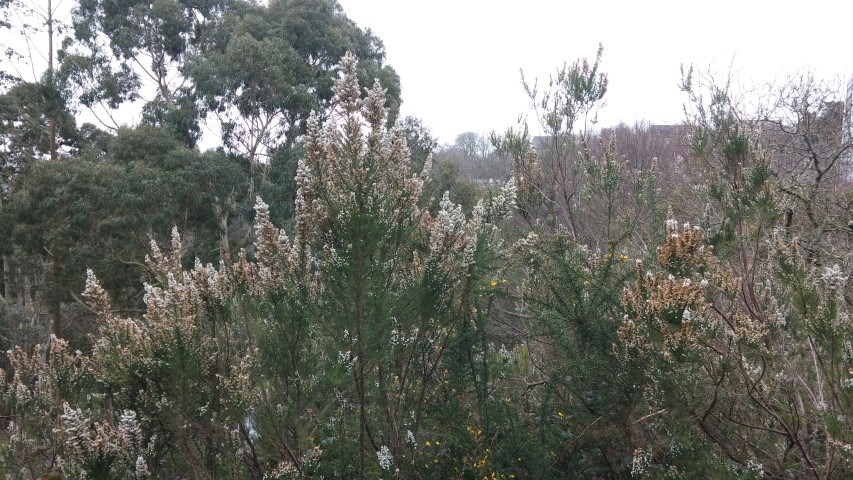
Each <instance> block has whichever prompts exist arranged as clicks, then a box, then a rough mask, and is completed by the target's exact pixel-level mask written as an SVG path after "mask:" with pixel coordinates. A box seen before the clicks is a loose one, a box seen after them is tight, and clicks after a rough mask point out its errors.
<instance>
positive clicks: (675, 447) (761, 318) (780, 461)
mask: <svg viewBox="0 0 853 480" xmlns="http://www.w3.org/2000/svg"><path fill="white" fill-rule="evenodd" d="M666 231H667V237H666V240H665V243H664V245H663V246H661V247H660V248H659V249H658V262H657V263H658V265H657V266H656V267H653V268H648V269H647V267H645V266H644V265H643V264H642V263H638V264H637V279H636V283H635V286H634V287H633V288H629V289H626V290H625V293H624V296H623V303H624V305H625V307H626V310H627V314H626V315H625V319H624V321H623V322H622V325H621V327H620V328H619V341H618V342H617V343H615V344H614V351H615V352H617V354H619V355H621V356H622V357H623V358H624V360H625V362H626V365H629V364H635V365H640V366H641V368H642V371H643V375H644V377H645V383H644V384H645V387H644V390H643V394H642V398H643V400H642V402H640V406H639V407H638V410H637V415H636V416H637V417H638V418H637V419H636V420H635V421H634V424H635V426H636V430H635V435H636V437H635V438H634V439H633V442H634V444H635V452H634V455H633V458H634V462H633V464H632V471H633V473H634V474H635V475H638V476H642V477H649V478H656V477H661V478H667V476H673V475H675V476H678V475H690V474H689V472H691V471H692V472H695V471H697V470H700V469H703V468H704V469H707V471H709V472H710V471H712V470H715V471H717V473H716V475H719V476H721V478H744V477H745V478H750V477H757V476H761V475H767V476H770V477H773V478H788V477H787V475H788V473H786V472H799V473H797V474H796V475H797V477H796V478H841V477H844V476H846V475H847V473H846V472H849V468H850V464H849V462H850V453H849V445H850V442H851V440H853V429H851V428H850V427H851V423H850V420H849V419H848V416H849V411H850V410H849V408H850V406H851V393H853V392H851V390H850V386H851V382H850V381H849V377H850V374H851V373H850V372H851V370H850V369H849V364H850V357H849V353H847V350H845V343H844V342H846V339H847V338H849V335H850V333H851V331H850V329H851V325H850V322H849V320H848V319H849V313H848V312H849V304H846V302H845V301H844V300H843V299H842V298H841V297H840V296H839V295H838V291H839V286H840V285H841V284H843V283H844V282H846V279H845V278H844V277H843V276H839V275H836V274H835V270H834V269H820V268H814V267H808V266H807V265H806V263H805V262H804V261H803V259H802V257H801V256H800V255H799V253H798V252H797V251H796V248H795V243H792V242H789V241H785V240H784V239H782V238H781V236H777V237H775V238H774V239H773V240H772V242H771V244H770V245H769V248H768V255H767V257H765V258H763V259H762V258H759V259H758V260H757V262H756V267H755V268H756V270H757V271H759V272H760V273H761V275H760V277H759V278H761V280H760V281H758V280H755V279H752V278H743V277H741V276H738V275H737V274H736V273H735V272H734V270H733V269H732V268H731V267H729V266H727V262H722V261H720V260H719V259H717V258H716V256H715V255H714V252H713V249H712V247H710V246H709V245H708V244H707V243H706V240H705V238H704V234H703V231H702V230H701V229H699V228H698V227H696V226H691V225H689V224H684V225H683V226H682V225H678V223H677V222H675V221H674V220H669V221H667V229H666ZM829 277H831V280H828V281H827V280H826V278H829ZM744 282H753V284H752V285H751V288H747V287H746V286H745V285H744ZM750 294H754V295H755V296H756V298H757V300H754V301H748V300H747V299H748V298H750V297H748V295H750ZM756 305H757V306H758V309H756V308H755V306H756Z"/></svg>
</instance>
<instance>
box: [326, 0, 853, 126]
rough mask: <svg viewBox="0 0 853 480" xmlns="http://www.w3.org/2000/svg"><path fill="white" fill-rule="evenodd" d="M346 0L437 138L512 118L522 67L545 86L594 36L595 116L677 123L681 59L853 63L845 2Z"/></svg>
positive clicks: (520, 105)
mask: <svg viewBox="0 0 853 480" xmlns="http://www.w3.org/2000/svg"><path fill="white" fill-rule="evenodd" d="M339 2H340V4H341V6H342V7H343V8H344V11H345V12H346V14H347V16H349V17H350V18H351V19H353V20H354V21H355V22H356V23H358V24H359V25H360V26H362V27H369V28H371V29H372V30H373V31H374V32H375V33H376V34H377V35H378V36H379V38H381V39H382V40H383V42H384V43H385V48H386V52H387V61H388V63H389V64H390V65H392V66H393V67H394V68H395V69H396V70H397V73H398V74H399V75H400V77H401V82H402V87H403V100H404V103H403V114H404V115H414V116H416V117H420V118H422V119H423V120H424V122H425V123H426V124H427V125H428V126H429V127H430V128H431V129H432V131H433V133H434V134H436V135H437V136H438V137H439V139H440V141H441V142H442V143H452V141H453V139H454V138H455V136H456V135H457V134H459V133H462V132H465V131H475V132H480V133H485V132H489V131H491V130H499V131H502V130H504V129H506V128H507V127H509V126H512V125H514V124H515V123H516V119H517V118H518V115H519V114H522V113H528V104H529V102H528V101H527V100H526V97H525V94H524V91H523V89H522V87H521V84H520V76H519V69H520V68H523V69H524V71H525V74H526V75H527V76H528V77H530V78H532V77H537V76H538V77H539V78H540V84H541V83H542V81H543V80H544V81H547V77H548V75H549V73H551V72H553V71H554V70H555V69H556V67H558V66H560V65H562V64H563V62H566V61H568V62H569V63H571V62H573V61H574V60H575V59H577V58H581V57H587V58H590V59H592V58H594V56H595V51H596V48H597V46H598V43H599V42H601V43H602V44H603V45H604V60H603V71H605V72H607V73H608V76H609V79H610V88H609V91H608V93H607V97H606V101H607V106H606V107H605V108H604V110H603V111H602V112H601V115H600V122H599V126H609V125H612V124H615V123H618V122H620V121H624V122H626V123H633V122H634V121H635V120H646V121H650V122H652V123H671V122H676V121H679V120H680V119H681V118H682V103H683V95H682V94H681V93H680V92H679V90H678V83H679V79H680V73H679V66H680V65H681V64H685V65H688V64H691V63H692V64H694V65H696V66H697V67H699V68H701V69H703V70H707V69H708V68H709V67H710V68H711V69H712V70H713V71H716V72H718V73H719V74H725V73H726V72H728V71H729V70H731V71H732V72H733V73H734V74H735V76H736V77H737V78H738V79H739V81H740V82H741V83H743V84H744V85H753V84H762V83H765V82H769V81H772V80H774V79H776V80H781V79H783V78H784V77H785V76H786V75H787V74H788V73H791V72H796V71H800V70H802V69H805V68H809V69H813V70H814V71H815V72H816V74H817V76H819V77H821V78H836V77H838V78H840V77H844V76H846V75H849V74H850V73H851V71H853V54H851V53H850V52H851V51H853V49H851V47H853V35H851V33H850V32H851V30H850V28H849V24H850V22H851V19H853V18H851V14H853V4H851V2H849V1H840V0H835V1H826V0H812V1H810V2H792V1H773V2H771V1H753V0H740V1H734V0H712V1H707V2H690V1H684V0H682V1H659V0H657V1H654V0H653V1H645V2H638V1H598V2H591V1H586V2H576V1H565V2H563V1H554V0H550V1H549V0H526V1H524V2H521V1H518V0H515V1H496V0H430V1H423V0H419V1H412V0H339ZM530 120H533V119H532V117H531V118H530ZM533 123H534V122H532V121H531V128H532V127H533V125H532V124H533Z"/></svg>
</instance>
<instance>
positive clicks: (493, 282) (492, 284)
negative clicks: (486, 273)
mask: <svg viewBox="0 0 853 480" xmlns="http://www.w3.org/2000/svg"><path fill="white" fill-rule="evenodd" d="M489 285H491V286H492V287H497V286H498V282H496V281H494V280H492V282H491V283H489Z"/></svg>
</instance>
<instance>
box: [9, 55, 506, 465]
mask: <svg viewBox="0 0 853 480" xmlns="http://www.w3.org/2000/svg"><path fill="white" fill-rule="evenodd" d="M355 67H356V60H355V58H354V57H353V56H352V55H347V56H345V57H344V58H343V59H342V60H341V65H340V72H341V74H340V78H339V79H338V80H337V82H336V84H335V89H334V91H335V102H334V107H333V108H332V110H331V111H330V112H328V118H327V119H326V121H325V122H323V123H321V122H320V120H319V118H318V116H317V115H312V116H311V118H310V120H309V122H308V133H307V135H306V138H305V150H306V155H305V158H304V159H302V160H301V161H300V162H299V166H298V170H297V175H296V183H297V186H298V193H297V198H296V206H295V218H294V229H293V232H292V234H290V235H289V234H288V233H286V232H285V231H283V230H279V229H277V228H275V227H274V226H273V225H272V223H271V221H270V217H269V207H268V206H267V205H266V204H265V203H264V202H263V201H262V200H261V199H260V198H258V199H257V201H256V205H255V212H256V218H255V233H256V240H255V245H254V250H253V251H252V252H246V251H243V252H240V254H239V256H238V259H237V260H236V261H235V262H233V263H230V264H226V263H222V264H220V266H219V267H218V268H215V267H214V266H212V265H202V264H201V263H200V262H196V264H195V266H194V267H193V268H192V269H190V270H188V271H185V270H184V269H183V268H182V267H181V252H182V251H183V248H182V245H181V239H180V236H179V235H178V233H177V231H176V230H175V231H174V232H173V235H172V245H171V251H170V252H168V253H164V252H162V251H161V250H160V249H159V248H158V246H157V244H156V243H152V246H151V253H150V255H149V256H148V258H147V265H148V268H149V270H150V272H151V276H152V278H153V279H154V281H153V282H152V283H151V284H147V285H145V306H146V310H145V314H144V315H143V316H142V317H141V318H123V317H119V316H116V315H114V314H113V313H112V312H111V305H110V301H109V299H108V298H107V295H106V292H105V291H104V290H103V289H102V288H101V287H100V285H99V284H98V282H97V280H96V279H95V277H94V275H93V274H92V273H91V272H89V277H88V279H87V282H86V291H85V292H84V297H85V300H86V302H87V304H88V305H89V307H90V308H91V309H92V311H93V312H94V313H95V315H96V316H97V320H98V324H99V331H98V332H97V334H95V335H93V336H92V338H91V350H90V351H87V352H85V353H82V352H75V353H69V352H67V347H66V344H65V343H64V342H63V341H61V340H57V339H54V340H53V341H52V343H51V344H50V345H48V349H47V354H48V356H47V357H45V352H43V351H42V350H41V349H39V348H37V349H36V351H35V352H34V353H33V354H32V355H29V354H27V353H26V352H23V351H16V352H13V353H11V354H10V357H11V359H12V364H13V371H14V376H13V378H12V379H11V381H10V382H4V383H2V384H0V393H2V395H3V396H2V398H3V399H4V404H5V407H4V410H3V411H4V412H5V413H6V414H7V415H9V418H10V419H11V421H10V422H9V423H8V424H6V426H5V427H4V430H3V432H4V434H5V435H7V437H6V439H7V441H4V442H3V443H2V447H0V448H2V449H3V450H2V456H0V461H2V462H6V464H7V465H4V470H3V471H4V472H18V471H20V475H22V476H24V477H29V478H35V477H37V476H39V475H40V474H41V473H44V472H47V471H49V470H51V469H53V470H60V471H62V473H63V474H64V475H65V476H66V477H69V478H77V477H86V478H147V477H149V476H151V477H153V478H171V477H185V478H258V479H260V478H312V477H317V478H323V477H325V478H354V477H361V478H368V477H369V478H380V477H381V478H392V477H396V478H403V477H405V478H411V477H416V476H418V475H419V472H420V470H421V469H420V467H419V466H418V464H419V463H420V460H418V459H419V458H420V457H422V456H424V455H429V454H430V453H431V452H425V451H424V450H423V448H424V447H423V446H422V445H421V444H419V443H418V442H417V440H416V439H420V438H423V436H425V435H427V432H433V431H440V430H445V429H446V428H447V427H448V424H449V422H452V421H453V418H452V417H449V416H447V415H444V414H443V413H442V412H445V411H450V410H452V408H451V407H447V408H446V409H442V408H436V406H440V405H441V404H442V403H444V404H447V405H451V404H452V405H458V403H455V402H456V400H455V399H453V397H452V396H450V395H448V393H449V391H448V381H447V379H448V378H450V376H451V375H450V373H449V371H450V370H454V372H456V373H455V374H454V376H456V377H461V376H462V375H463V374H462V373H459V372H458V371H457V370H455V366H454V364H452V363H451V362H449V361H448V360H447V358H446V357H447V352H449V351H451V350H453V351H459V350H460V349H461V348H463V347H462V346H461V341H460V338H461V333H460V332H461V331H462V330H463V329H465V328H469V327H470V325H472V324H473V323H474V319H473V315H474V314H473V312H474V311H475V310H476V308H475V307H474V305H475V302H476V301H477V299H478V298H480V297H479V295H478V294H477V293H476V292H477V291H478V289H480V288H481V286H479V285H478V284H477V282H478V281H479V278H480V277H481V276H482V275H483V273H482V270H483V269H484V268H485V267H486V266H488V264H487V262H489V261H491V259H493V258H495V256H496V252H497V251H498V250H499V248H500V242H499V239H498V236H497V234H498V230H497V227H496V224H497V222H499V221H500V220H501V219H502V218H504V217H505V216H507V215H509V214H510V213H511V211H512V210H513V209H514V205H515V194H516V190H515V184H514V182H513V181H510V182H508V183H507V184H506V186H505V187H504V189H503V190H502V191H501V192H499V193H497V194H496V195H494V196H493V197H491V198H489V199H487V200H484V201H481V202H480V203H479V204H478V205H477V206H476V207H475V208H474V212H473V215H472V216H471V218H466V217H465V216H464V215H463V214H462V211H461V208H460V207H459V206H458V205H456V204H454V203H453V202H451V201H450V199H449V198H448V196H447V195H445V196H444V198H443V199H442V201H441V203H440V209H439V211H438V213H437V214H436V216H435V217H433V216H431V215H430V214H429V212H427V211H426V210H422V209H420V208H419V207H418V202H419V200H420V199H421V198H420V197H421V193H422V189H423V185H424V182H425V181H426V180H427V179H428V175H429V169H430V164H431V162H430V161H427V162H426V165H425V167H424V169H423V171H422V172H414V173H412V172H410V171H409V167H408V161H409V152H408V148H407V146H406V143H405V140H404V137H403V134H402V131H401V130H400V129H399V128H396V127H395V128H392V129H391V130H386V128H385V120H386V111H385V107H384V103H385V96H384V95H385V91H384V90H383V89H382V88H381V86H380V85H379V84H378V83H377V84H375V85H374V87H373V88H372V89H370V90H369V91H368V92H367V96H366V98H364V99H362V98H361V96H360V92H359V88H358V82H357V78H356V68H355ZM442 372H444V373H442ZM442 398H445V400H441V399H442ZM451 400H452V401H451ZM462 403H464V402H462ZM454 413H458V412H454ZM21 466H23V467H21ZM16 469H18V470H16ZM15 475H18V473H15Z"/></svg>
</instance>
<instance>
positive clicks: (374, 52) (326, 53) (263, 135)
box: [187, 0, 400, 168]
mask: <svg viewBox="0 0 853 480" xmlns="http://www.w3.org/2000/svg"><path fill="white" fill-rule="evenodd" d="M223 28H226V29H227V30H228V34H227V35H221V36H220V37H219V38H218V43H217V44H216V45H215V48H212V49H211V50H210V51H208V52H207V53H206V54H203V55H198V56H195V57H194V58H193V59H192V61H191V62H190V64H189V67H188V69H187V72H188V74H189V75H190V77H191V78H192V79H193V81H194V82H195V84H196V86H197V92H198V95H199V97H200V98H202V99H203V101H204V103H205V105H206V107H207V109H208V111H210V112H212V114H213V115H214V116H215V117H216V119H217V122H218V123H219V127H220V129H221V134H222V140H223V143H224V145H225V146H226V147H227V148H228V149H229V150H230V151H232V152H234V153H238V154H241V155H244V156H246V157H247V159H248V161H249V162H250V165H251V166H252V168H254V166H256V165H258V164H261V163H264V164H265V163H268V161H269V159H270V158H271V156H272V155H274V150H275V149H276V148H291V147H293V145H294V142H295V141H296V138H297V137H298V136H299V135H300V134H301V133H303V132H304V131H305V127H306V121H307V119H308V114H309V113H310V112H311V111H312V110H315V111H317V112H320V114H321V115H322V114H323V112H324V111H325V110H326V109H327V108H328V107H329V105H330V102H331V99H332V83H333V78H334V75H335V65H336V62H337V60H338V59H339V58H340V57H341V56H343V54H344V53H345V52H347V51H353V52H354V53H355V54H356V55H358V57H359V58H360V62H359V70H360V74H359V77H360V78H361V80H362V85H367V84H368V83H367V82H369V81H372V80H373V79H374V78H379V79H380V80H381V81H382V82H383V84H384V85H386V86H387V88H388V90H389V95H388V100H387V102H388V106H389V107H391V108H392V117H393V116H394V115H395V114H396V110H397V108H398V106H399V101H400V100H399V91H400V88H399V78H398V77H397V75H396V73H394V71H393V69H391V68H390V67H388V66H385V65H384V59H385V52H384V48H383V46H382V42H381V41H380V40H379V39H378V38H376V36H374V35H373V34H372V33H371V32H370V31H363V30H361V29H360V28H359V27H358V26H357V25H355V23H353V22H352V21H351V20H350V19H348V18H347V17H346V15H345V14H344V12H343V11H342V10H341V8H340V6H339V5H338V4H337V2H336V1H330V0H276V1H273V2H270V3H269V4H268V5H259V6H256V7H254V8H250V9H247V10H246V12H245V14H244V15H243V16H242V17H240V18H239V19H235V20H234V22H229V23H227V25H225V26H224V27H223Z"/></svg>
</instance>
